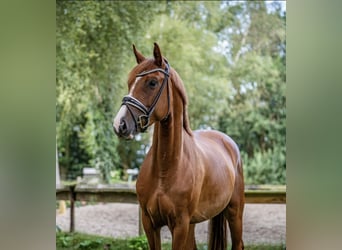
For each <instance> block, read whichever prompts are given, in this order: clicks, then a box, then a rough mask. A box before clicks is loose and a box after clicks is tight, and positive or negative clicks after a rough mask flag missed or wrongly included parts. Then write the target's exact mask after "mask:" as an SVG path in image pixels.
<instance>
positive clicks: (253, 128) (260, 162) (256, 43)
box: [220, 2, 286, 184]
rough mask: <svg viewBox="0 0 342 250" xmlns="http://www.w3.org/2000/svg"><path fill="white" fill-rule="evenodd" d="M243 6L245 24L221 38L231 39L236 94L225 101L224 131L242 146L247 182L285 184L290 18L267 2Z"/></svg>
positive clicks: (231, 72)
mask: <svg viewBox="0 0 342 250" xmlns="http://www.w3.org/2000/svg"><path fill="white" fill-rule="evenodd" d="M242 7H243V8H241V11H242V12H241V14H242V17H241V18H239V20H240V22H238V23H236V25H235V26H233V27H229V29H226V30H222V31H221V34H220V35H221V37H225V38H226V40H227V41H228V43H225V45H226V46H227V49H228V50H229V51H230V53H229V54H227V60H228V61H229V84H230V88H231V89H232V93H233V94H232V95H230V96H228V98H226V101H227V105H226V109H225V110H224V112H223V114H222V116H221V117H220V129H221V130H223V131H225V132H227V133H228V134H230V135H231V136H232V137H233V138H234V139H235V140H236V141H237V142H238V144H239V145H240V147H241V149H242V152H243V157H244V159H245V172H246V178H247V182H249V183H251V182H256V183H282V184H284V183H285V180H286V178H285V173H286V171H285V170H286V162H285V152H286V146H285V135H286V126H285V119H286V112H285V106H286V97H285V87H286V85H285V82H286V78H285V19H284V16H282V14H281V13H280V12H279V8H278V10H277V11H275V12H270V11H269V10H268V8H267V6H266V3H265V2H248V3H246V4H245V5H243V6H242ZM228 8H229V6H228ZM276 9H277V8H276Z"/></svg>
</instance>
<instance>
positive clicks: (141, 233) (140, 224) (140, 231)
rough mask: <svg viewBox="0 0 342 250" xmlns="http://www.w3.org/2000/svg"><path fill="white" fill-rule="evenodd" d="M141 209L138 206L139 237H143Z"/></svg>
mask: <svg viewBox="0 0 342 250" xmlns="http://www.w3.org/2000/svg"><path fill="white" fill-rule="evenodd" d="M141 213H142V211H141V207H140V205H139V222H138V223H139V236H141V235H143V234H144V228H143V225H142V219H141Z"/></svg>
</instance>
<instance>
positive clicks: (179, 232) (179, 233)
mask: <svg viewBox="0 0 342 250" xmlns="http://www.w3.org/2000/svg"><path fill="white" fill-rule="evenodd" d="M189 222H190V218H189V217H188V216H187V218H184V217H179V218H177V219H176V221H175V224H174V226H173V228H172V230H171V232H172V250H188V248H187V245H188V244H189V243H188V240H189V239H188V233H189V229H190V224H189ZM191 229H192V230H193V229H194V228H191ZM191 238H192V237H191Z"/></svg>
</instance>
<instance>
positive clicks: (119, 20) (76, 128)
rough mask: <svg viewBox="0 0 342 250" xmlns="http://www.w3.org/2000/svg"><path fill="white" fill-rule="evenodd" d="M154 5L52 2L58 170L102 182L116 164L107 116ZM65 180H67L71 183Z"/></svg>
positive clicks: (114, 106)
mask: <svg viewBox="0 0 342 250" xmlns="http://www.w3.org/2000/svg"><path fill="white" fill-rule="evenodd" d="M156 12H158V6H157V5H155V4H153V3H151V2H147V3H145V2H143V1H137V2H135V3H134V4H132V3H130V2H124V1H122V2H119V1H113V2H110V1H108V2H90V1H88V2H79V1H57V5H56V23H57V27H56V42H57V47H56V52H57V58H56V65H57V71H56V77H57V86H56V130H57V131H56V137H57V142H58V152H59V153H60V161H61V163H62V164H61V165H63V166H64V167H66V168H67V169H68V170H72V169H74V170H75V171H76V174H77V175H78V174H80V170H81V169H82V168H83V167H84V166H87V165H91V166H93V167H96V168H98V169H99V170H101V172H102V174H103V177H104V178H105V180H106V181H108V180H109V177H110V174H109V173H110V171H111V170H112V169H114V168H115V167H116V166H117V165H118V163H119V162H120V158H119V155H118V152H117V150H116V147H117V145H118V139H117V138H116V137H115V136H113V130H112V125H111V122H112V119H113V114H114V112H115V111H116V109H117V107H118V106H119V101H120V98H118V96H120V97H122V95H123V92H124V86H125V82H126V74H127V71H128V67H127V66H128V65H132V62H133V58H132V57H131V53H130V48H131V45H132V43H133V42H134V41H136V40H137V39H139V38H141V37H142V36H143V30H144V29H143V28H144V26H145V25H147V24H148V23H149V22H150V21H151V20H152V15H148V14H146V15H140V14H141V13H156ZM74 177H75V176H74V175H71V176H70V178H74Z"/></svg>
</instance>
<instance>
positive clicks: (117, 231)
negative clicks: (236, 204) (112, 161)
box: [56, 203, 286, 245]
mask: <svg viewBox="0 0 342 250" xmlns="http://www.w3.org/2000/svg"><path fill="white" fill-rule="evenodd" d="M138 211H139V209H138V205H136V204H125V203H106V204H97V205H87V206H82V207H76V208H75V231H77V232H82V233H87V234H94V235H101V236H110V237H115V238H127V237H135V236H138ZM56 225H57V226H59V227H60V228H61V229H62V230H63V231H69V225H70V211H69V209H67V210H66V212H65V213H64V214H57V215H56ZM207 225H208V222H207V221H206V222H202V223H200V224H197V225H196V241H197V242H206V241H207V232H208V229H207V227H208V226H207ZM243 231H244V232H243V239H244V242H245V244H247V245H248V244H259V243H269V244H281V243H283V244H285V241H286V205H285V204H246V205H245V212H244V229H243ZM162 239H163V241H170V240H171V234H170V232H169V230H168V228H167V227H163V228H162ZM229 241H230V238H229Z"/></svg>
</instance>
